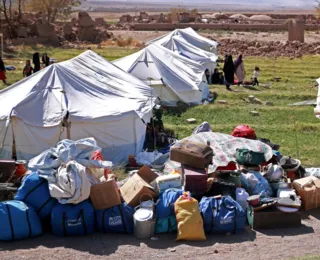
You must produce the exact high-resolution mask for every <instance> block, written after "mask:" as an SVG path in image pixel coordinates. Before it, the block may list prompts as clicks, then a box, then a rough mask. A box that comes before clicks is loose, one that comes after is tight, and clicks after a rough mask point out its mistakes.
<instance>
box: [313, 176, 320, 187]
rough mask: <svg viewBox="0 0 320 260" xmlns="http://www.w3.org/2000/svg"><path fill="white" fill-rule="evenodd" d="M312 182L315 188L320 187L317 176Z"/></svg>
mask: <svg viewBox="0 0 320 260" xmlns="http://www.w3.org/2000/svg"><path fill="white" fill-rule="evenodd" d="M313 183H314V184H315V186H316V187H317V189H320V180H319V179H318V178H317V179H316V180H313Z"/></svg>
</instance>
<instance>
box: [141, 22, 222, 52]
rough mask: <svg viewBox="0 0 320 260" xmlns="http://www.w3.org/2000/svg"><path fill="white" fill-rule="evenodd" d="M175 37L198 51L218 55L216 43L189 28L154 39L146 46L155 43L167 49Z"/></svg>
mask: <svg viewBox="0 0 320 260" xmlns="http://www.w3.org/2000/svg"><path fill="white" fill-rule="evenodd" d="M175 35H179V36H181V37H182V38H183V39H184V40H186V41H187V42H188V43H190V44H191V45H193V46H195V47H197V48H199V49H202V50H205V51H209V52H212V53H215V54H218V50H217V47H218V45H219V43H218V42H216V41H212V40H209V39H207V38H205V37H203V36H201V35H200V34H198V33H196V32H195V31H194V30H193V29H192V28H190V27H189V28H186V29H176V30H174V31H172V32H170V33H168V34H166V35H163V36H161V37H159V38H156V39H154V40H151V41H149V42H147V44H148V45H149V44H152V43H157V44H160V45H162V46H165V47H167V46H168V44H170V39H171V38H172V37H173V36H175Z"/></svg>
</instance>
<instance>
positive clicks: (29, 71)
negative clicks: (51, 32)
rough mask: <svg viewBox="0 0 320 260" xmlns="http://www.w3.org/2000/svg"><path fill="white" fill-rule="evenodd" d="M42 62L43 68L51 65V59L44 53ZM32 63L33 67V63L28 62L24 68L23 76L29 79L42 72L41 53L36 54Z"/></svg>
mask: <svg viewBox="0 0 320 260" xmlns="http://www.w3.org/2000/svg"><path fill="white" fill-rule="evenodd" d="M41 61H42V68H44V67H48V66H50V64H51V62H50V58H49V56H48V55H47V54H46V53H44V54H43V55H42V58H41ZM32 63H33V67H32V65H31V61H30V60H26V65H25V66H24V68H23V76H24V77H29V76H31V75H32V73H36V72H38V71H39V70H41V62H40V54H39V52H36V53H34V54H33V57H32Z"/></svg>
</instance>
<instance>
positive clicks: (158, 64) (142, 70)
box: [113, 44, 208, 106]
mask: <svg viewBox="0 0 320 260" xmlns="http://www.w3.org/2000/svg"><path fill="white" fill-rule="evenodd" d="M113 63H114V64H115V65H116V66H118V67H119V68H121V69H123V70H124V71H127V72H129V73H130V74H132V75H134V76H135V77H137V78H138V79H140V80H142V81H144V82H145V83H146V84H149V85H150V86H152V87H153V88H154V89H155V91H156V93H157V95H158V97H159V98H160V100H161V101H162V103H163V104H164V105H168V106H174V105H176V103H177V102H178V101H181V102H183V103H186V104H201V102H202V100H203V99H205V98H207V96H208V84H207V82H206V79H205V74H204V71H205V68H204V67H203V66H202V65H201V64H199V63H197V62H194V61H192V60H190V59H187V58H185V57H182V56H181V55H179V54H176V53H174V52H172V51H170V50H168V49H166V48H164V47H162V46H160V45H155V44H152V45H149V46H147V47H146V48H144V49H143V50H141V51H139V52H136V53H134V54H131V55H129V56H127V57H124V58H121V59H119V60H116V61H114V62H113Z"/></svg>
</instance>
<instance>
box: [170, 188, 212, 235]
mask: <svg viewBox="0 0 320 260" xmlns="http://www.w3.org/2000/svg"><path fill="white" fill-rule="evenodd" d="M174 209H175V213H176V218H177V222H178V237H177V240H188V241H201V240H206V239H207V238H206V235H205V233H204V229H203V220H202V217H201V214H200V211H199V203H198V201H197V200H196V199H194V198H191V197H190V195H187V194H184V195H182V196H180V198H179V199H178V200H177V201H176V203H175V204H174Z"/></svg>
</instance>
